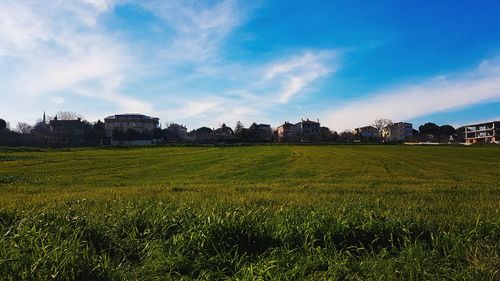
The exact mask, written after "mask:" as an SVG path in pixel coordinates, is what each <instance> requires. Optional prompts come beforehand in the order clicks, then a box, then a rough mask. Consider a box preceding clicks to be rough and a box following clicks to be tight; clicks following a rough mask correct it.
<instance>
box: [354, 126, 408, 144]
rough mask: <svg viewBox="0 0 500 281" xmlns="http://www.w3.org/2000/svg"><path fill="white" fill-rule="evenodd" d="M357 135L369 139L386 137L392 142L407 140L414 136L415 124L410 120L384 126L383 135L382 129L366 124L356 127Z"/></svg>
mask: <svg viewBox="0 0 500 281" xmlns="http://www.w3.org/2000/svg"><path fill="white" fill-rule="evenodd" d="M354 132H355V134H356V135H357V136H360V137H363V138H367V139H378V138H381V137H383V138H385V139H386V140H387V141H390V142H400V141H405V140H408V139H410V138H411V137H413V125H412V124H411V123H408V122H398V123H393V124H391V125H389V126H387V128H383V132H382V135H381V133H380V131H379V130H378V129H377V128H375V127H373V126H365V127H359V128H356V129H354Z"/></svg>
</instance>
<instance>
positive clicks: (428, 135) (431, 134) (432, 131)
mask: <svg viewBox="0 0 500 281" xmlns="http://www.w3.org/2000/svg"><path fill="white" fill-rule="evenodd" d="M418 131H419V132H420V136H422V137H423V138H424V139H425V140H435V139H436V138H437V136H439V132H440V131H439V126H438V125H436V124H435V123H431V122H428V123H425V124H424V125H422V126H420V127H418Z"/></svg>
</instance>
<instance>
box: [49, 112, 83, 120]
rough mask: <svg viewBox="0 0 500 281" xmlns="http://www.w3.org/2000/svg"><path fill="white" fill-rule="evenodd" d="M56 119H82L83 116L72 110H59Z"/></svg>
mask: <svg viewBox="0 0 500 281" xmlns="http://www.w3.org/2000/svg"><path fill="white" fill-rule="evenodd" d="M56 116H57V119H58V120H76V119H78V118H81V119H83V116H82V115H80V114H78V113H76V112H72V111H59V112H57V115H56Z"/></svg>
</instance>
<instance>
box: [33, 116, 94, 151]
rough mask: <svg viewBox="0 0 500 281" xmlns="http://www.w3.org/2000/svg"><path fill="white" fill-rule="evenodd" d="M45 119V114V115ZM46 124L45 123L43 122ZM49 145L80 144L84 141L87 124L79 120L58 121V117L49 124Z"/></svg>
mask: <svg viewBox="0 0 500 281" xmlns="http://www.w3.org/2000/svg"><path fill="white" fill-rule="evenodd" d="M44 119H45V113H44ZM42 122H43V124H45V122H44V121H42ZM49 130H50V137H49V138H48V142H49V143H59V144H70V143H73V144H78V143H81V142H83V141H84V131H85V123H84V122H83V121H82V120H81V118H78V119H76V120H58V119H57V116H55V117H54V119H53V120H50V122H49Z"/></svg>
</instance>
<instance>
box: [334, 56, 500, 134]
mask: <svg viewBox="0 0 500 281" xmlns="http://www.w3.org/2000/svg"><path fill="white" fill-rule="evenodd" d="M499 100H500V62H499V61H498V60H493V61H484V62H483V63H481V65H480V66H479V67H478V68H477V69H475V70H473V71H469V72H466V73H461V74H454V75H451V76H448V77H447V76H440V77H437V78H432V79H429V80H428V81H422V82H420V83H418V84H415V85H400V86H399V87H396V88H393V89H389V90H386V91H380V92H377V93H373V94H371V95H368V96H366V97H364V98H359V99H356V100H351V101H349V102H346V103H343V104H341V105H339V106H338V107H337V108H336V109H333V110H331V111H329V112H328V113H326V114H325V115H326V120H327V123H328V124H329V125H330V126H332V127H333V128H336V129H339V130H343V129H352V128H354V127H358V126H363V125H367V124H371V123H372V122H373V120H375V119H376V118H382V117H383V118H390V119H393V120H394V121H405V120H410V119H413V118H418V117H422V116H426V115H430V114H433V113H437V112H442V111H449V110H457V109H460V108H464V107H467V106H471V105H475V104H480V103H485V102H489V101H499Z"/></svg>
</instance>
